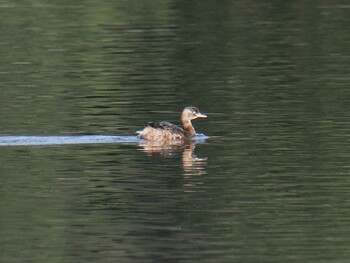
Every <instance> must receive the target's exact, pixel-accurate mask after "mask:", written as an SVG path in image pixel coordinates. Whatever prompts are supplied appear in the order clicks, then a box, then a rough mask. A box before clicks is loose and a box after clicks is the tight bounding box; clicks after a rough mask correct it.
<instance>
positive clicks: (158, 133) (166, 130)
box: [137, 106, 207, 141]
mask: <svg viewBox="0 0 350 263" xmlns="http://www.w3.org/2000/svg"><path fill="white" fill-rule="evenodd" d="M206 117H207V116H206V115H204V114H202V113H200V112H199V110H198V109H197V108H196V107H192V106H190V107H186V108H184V109H183V111H182V113H181V124H182V128H181V127H178V126H176V125H175V124H172V123H170V122H167V121H161V122H149V123H147V124H146V126H145V128H144V129H143V130H142V131H137V133H138V134H139V136H140V138H142V139H145V140H149V141H161V140H182V139H185V138H191V137H193V136H195V135H196V131H195V129H194V128H193V126H192V122H191V120H194V119H197V118H206Z"/></svg>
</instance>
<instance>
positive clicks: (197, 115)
mask: <svg viewBox="0 0 350 263" xmlns="http://www.w3.org/2000/svg"><path fill="white" fill-rule="evenodd" d="M196 117H197V118H206V117H207V115H205V114H202V113H200V112H198V113H197V114H196Z"/></svg>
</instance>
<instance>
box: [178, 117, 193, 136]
mask: <svg viewBox="0 0 350 263" xmlns="http://www.w3.org/2000/svg"><path fill="white" fill-rule="evenodd" d="M181 123H182V127H183V128H184V130H185V131H186V136H187V137H193V136H195V135H196V131H195V129H194V128H193V125H192V123H191V120H189V119H187V118H181Z"/></svg>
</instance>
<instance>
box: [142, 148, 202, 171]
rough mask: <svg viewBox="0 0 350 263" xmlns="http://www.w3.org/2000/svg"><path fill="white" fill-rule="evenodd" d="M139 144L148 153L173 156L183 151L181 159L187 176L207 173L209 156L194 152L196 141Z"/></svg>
mask: <svg viewBox="0 0 350 263" xmlns="http://www.w3.org/2000/svg"><path fill="white" fill-rule="evenodd" d="M139 145H140V146H141V147H142V150H143V151H144V152H146V153H147V154H148V155H155V154H158V155H161V156H164V157H172V156H177V155H174V154H175V153H179V152H182V155H181V161H182V168H183V170H184V175H185V176H193V175H204V174H206V171H205V167H206V165H207V158H206V157H205V158H199V157H197V156H196V155H195V154H194V149H195V148H196V144H195V142H194V141H142V142H140V144H139Z"/></svg>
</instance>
